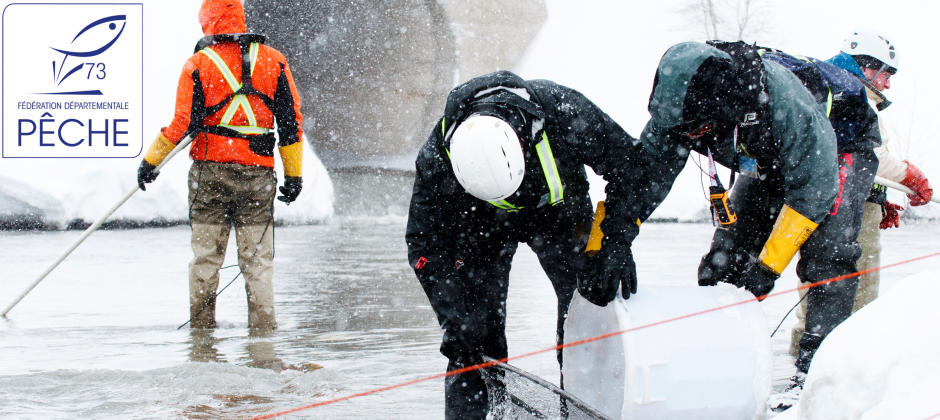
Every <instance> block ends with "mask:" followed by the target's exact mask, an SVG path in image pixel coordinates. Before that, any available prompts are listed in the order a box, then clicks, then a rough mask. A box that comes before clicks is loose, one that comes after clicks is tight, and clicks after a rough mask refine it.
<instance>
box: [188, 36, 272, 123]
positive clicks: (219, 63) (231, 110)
mask: <svg viewBox="0 0 940 420" xmlns="http://www.w3.org/2000/svg"><path fill="white" fill-rule="evenodd" d="M249 50H250V51H249V55H250V57H251V74H254V72H255V64H256V63H257V61H258V51H259V46H258V43H256V42H253V43H251V47H250V48H249ZM199 52H201V53H203V54H204V55H205V56H206V57H209V59H210V60H212V62H213V63H214V64H215V66H216V67H217V68H218V69H219V72H221V73H222V77H224V78H225V81H226V82H227V83H228V86H229V87H230V88H231V89H232V93H235V92H238V90H239V89H241V88H242V84H241V83H239V82H238V79H236V78H235V75H234V74H232V70H230V69H229V68H228V66H227V65H225V61H224V60H222V57H220V56H219V54H218V53H216V52H215V51H214V50H213V49H212V48H211V47H206V48H203V49H202V50H200V51H199ZM238 108H242V109H243V110H245V117H246V118H248V125H247V126H240V125H229V123H230V122H232V118H234V117H235V113H236V112H238ZM219 126H220V127H225V128H229V129H232V130H235V131H237V132H239V133H242V134H267V133H269V132H270V131H271V130H270V129H268V128H264V127H258V120H257V118H255V112H254V110H252V109H251V104H250V103H249V102H248V97H247V96H245V95H235V96H233V97H232V100H231V101H230V102H229V104H228V107H226V109H225V113H224V114H222V121H221V124H219Z"/></svg>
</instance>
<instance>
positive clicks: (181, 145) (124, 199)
mask: <svg viewBox="0 0 940 420" xmlns="http://www.w3.org/2000/svg"><path fill="white" fill-rule="evenodd" d="M192 141H193V139H192V136H186V137H185V138H184V139H183V140H180V142H179V143H178V144H177V145H176V147H174V148H173V150H171V151H170V153H169V154H168V155H167V156H166V158H164V159H163V162H160V164H159V165H157V168H156V169H155V171H156V172H157V173H159V172H160V169H162V168H163V166H164V165H166V164H167V162H169V161H170V159H173V156H176V154H177V153H179V152H180V150H183V149H184V148H186V146H188V145H189V143H190V142H192ZM138 189H139V187H137V186H136V185H135V186H134V188H133V189H131V190H129V191H128V192H127V193H125V194H124V197H121V199H120V200H118V202H117V203H114V205H113V206H111V208H110V209H109V210H108V211H107V212H106V213H105V214H104V215H103V216H101V217H100V218H99V219H98V220H97V221H95V223H93V224H92V225H91V226H89V227H88V229H85V232H84V233H82V236H79V237H78V239H76V240H75V242H74V243H73V244H72V246H70V247H69V249H67V250H66V251H65V252H64V253H63V254H62V255H60V256H59V258H56V260H55V261H53V262H52V264H51V265H49V267H47V268H46V270H45V271H43V272H42V274H40V275H39V277H37V278H36V280H33V282H32V283H31V284H30V285H29V287H27V288H26V290H24V291H23V293H20V294H19V296H17V298H16V300H14V301H13V302H12V303H10V304H9V305H8V306H7V307H6V309H4V310H3V313H0V316H3V317H6V316H7V313H8V312H10V310H11V309H13V307H14V306H16V304H17V303H20V301H21V300H23V298H24V297H26V295H27V294H29V292H30V291H32V290H33V288H34V287H36V285H37V284H39V282H41V281H42V280H43V279H44V278H46V276H48V275H49V273H51V272H52V270H55V268H56V267H58V266H59V264H60V263H61V262H62V261H64V260H65V258H66V257H68V256H69V254H71V253H72V251H74V250H75V248H78V246H79V245H81V244H82V242H84V241H85V239H87V238H88V237H89V236H91V234H92V233H94V232H95V231H96V230H98V228H99V227H100V226H101V224H102V223H104V222H105V221H106V220H108V218H109V217H111V215H112V214H114V212H116V211H117V209H118V208H119V207H121V206H122V205H124V203H125V202H127V200H129V199H130V198H131V196H132V195H134V193H136V192H137V190H138Z"/></svg>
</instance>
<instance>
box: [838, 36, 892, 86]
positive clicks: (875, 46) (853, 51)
mask: <svg viewBox="0 0 940 420" xmlns="http://www.w3.org/2000/svg"><path fill="white" fill-rule="evenodd" d="M842 52H844V53H846V54H848V55H851V56H853V57H854V56H858V55H864V56H868V57H871V58H874V59H877V60H879V61H881V64H882V65H881V66H880V68H879V69H877V70H878V74H880V73H881V72H885V71H887V72H888V73H890V74H894V73H896V72H897V71H898V62H899V60H898V53H897V50H895V48H894V44H892V43H891V41H889V40H888V39H887V38H886V37H884V36H882V35H880V34H878V33H877V32H875V31H872V30H858V31H855V32H852V34H851V35H849V36H848V37H847V38H846V39H845V43H844V44H842ZM856 61H858V58H856ZM859 64H860V65H862V66H863V67H865V65H864V64H862V63H859ZM878 74H875V77H878ZM875 77H872V78H871V79H870V80H874V79H875Z"/></svg>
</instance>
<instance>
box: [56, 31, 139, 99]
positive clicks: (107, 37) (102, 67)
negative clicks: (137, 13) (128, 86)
mask: <svg viewBox="0 0 940 420" xmlns="http://www.w3.org/2000/svg"><path fill="white" fill-rule="evenodd" d="M118 25H120V28H118ZM126 26H127V16H126V15H115V16H108V17H104V18H101V19H98V20H96V21H94V22H92V23H89V24H88V26H85V27H84V28H82V29H81V30H80V31H78V34H76V35H75V37H74V38H72V41H71V43H70V44H69V46H68V47H67V48H68V49H65V48H55V47H50V48H52V49H53V50H55V51H57V52H59V53H62V59H61V60H60V61H58V62H56V61H53V62H52V76H53V77H52V78H53V80H54V81H55V85H56V87H58V86H60V85H62V82H64V81H66V80H67V79H68V78H69V77H70V76H72V75H74V74H76V73H79V72H80V71H81V70H84V69H85V68H86V67H87V75H86V76H85V78H86V80H92V78H94V79H97V80H103V79H104V78H106V77H108V73H107V65H106V64H105V63H104V62H103V61H100V60H93V58H95V57H98V56H99V55H101V54H102V53H104V52H105V51H107V50H108V49H109V48H111V46H112V45H114V43H115V42H117V40H118V39H119V38H120V37H121V34H123V33H124V28H125V27H126ZM69 57H75V58H76V59H77V60H78V61H79V63H77V64H76V65H75V66H74V67H72V68H71V69H70V70H69V71H67V72H65V74H62V73H63V70H64V69H65V68H66V63H67V62H68V61H69ZM81 60H92V61H91V62H87V61H81ZM72 61H73V62H74V61H76V60H74V59H73V60H72ZM69 65H71V63H69ZM82 74H85V72H81V73H79V75H82ZM79 77H80V76H79ZM62 93H69V94H73V95H101V94H102V93H101V90H98V89H95V90H84V91H73V92H62Z"/></svg>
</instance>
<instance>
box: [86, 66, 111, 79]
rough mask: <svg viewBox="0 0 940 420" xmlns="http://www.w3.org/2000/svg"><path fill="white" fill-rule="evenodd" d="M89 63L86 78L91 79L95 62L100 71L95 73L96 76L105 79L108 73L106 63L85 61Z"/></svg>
mask: <svg viewBox="0 0 940 420" xmlns="http://www.w3.org/2000/svg"><path fill="white" fill-rule="evenodd" d="M85 64H88V77H86V79H91V72H92V71H94V70H95V67H96V66H95V64H97V67H98V71H97V72H96V73H95V78H97V79H98V80H101V79H104V78H105V76H107V74H106V73H105V72H104V63H85Z"/></svg>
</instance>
